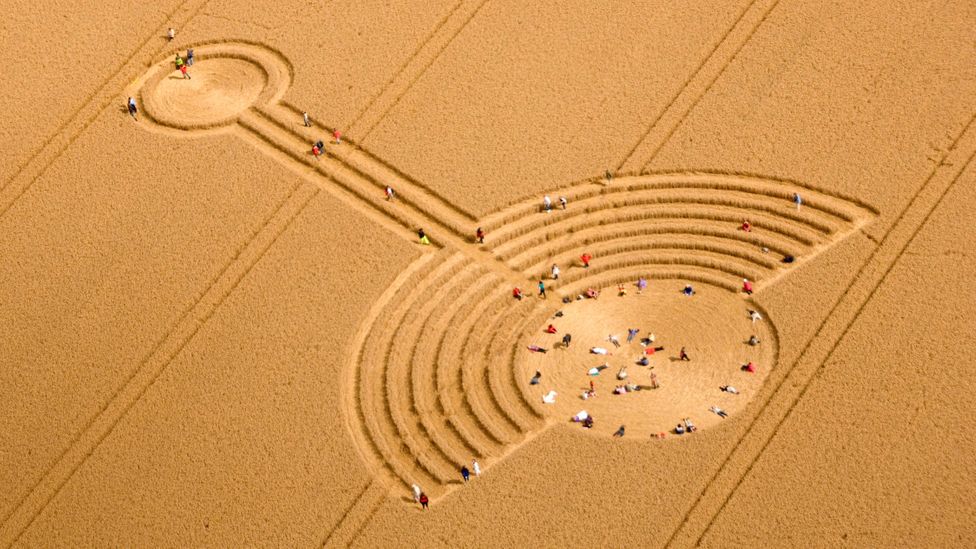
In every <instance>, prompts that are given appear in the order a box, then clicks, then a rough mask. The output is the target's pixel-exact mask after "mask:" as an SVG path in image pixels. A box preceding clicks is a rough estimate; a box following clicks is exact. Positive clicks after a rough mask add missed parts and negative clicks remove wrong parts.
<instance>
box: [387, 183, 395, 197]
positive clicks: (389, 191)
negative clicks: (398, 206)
mask: <svg viewBox="0 0 976 549" xmlns="http://www.w3.org/2000/svg"><path fill="white" fill-rule="evenodd" d="M394 198H396V193H395V192H393V187H391V186H389V185H387V186H386V199H387V200H393V199H394Z"/></svg>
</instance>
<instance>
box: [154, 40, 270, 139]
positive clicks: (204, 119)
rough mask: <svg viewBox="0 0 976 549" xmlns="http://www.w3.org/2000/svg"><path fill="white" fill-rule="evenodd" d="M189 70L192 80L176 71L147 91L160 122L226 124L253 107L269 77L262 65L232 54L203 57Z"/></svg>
mask: <svg viewBox="0 0 976 549" xmlns="http://www.w3.org/2000/svg"><path fill="white" fill-rule="evenodd" d="M188 72H189V75H190V79H184V78H183V76H182V75H181V74H180V72H179V71H176V70H174V71H172V72H170V73H169V74H166V75H165V76H163V77H162V79H160V80H159V82H158V83H157V84H156V85H155V86H154V87H152V88H150V89H147V90H146V91H145V96H144V103H145V105H146V108H147V110H148V111H149V114H150V115H151V116H152V117H153V118H155V119H156V120H157V121H159V122H160V123H162V124H165V125H168V126H173V127H177V128H205V127H210V126H216V125H221V124H224V123H226V122H228V121H230V120H232V119H234V118H235V117H237V116H238V115H239V114H240V113H241V112H243V111H245V110H247V109H248V108H250V107H251V105H253V104H254V102H255V101H256V100H257V99H258V96H259V95H260V94H261V92H262V90H264V87H265V85H266V84H267V80H268V79H267V75H266V74H265V72H264V70H263V69H262V68H261V67H260V66H258V65H256V64H254V63H252V62H250V61H247V60H244V59H237V58H229V57H228V58H224V57H217V58H207V59H202V60H200V61H198V62H197V63H195V64H194V65H193V66H192V67H190V68H189V71H188Z"/></svg>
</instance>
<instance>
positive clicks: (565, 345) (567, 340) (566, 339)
mask: <svg viewBox="0 0 976 549" xmlns="http://www.w3.org/2000/svg"><path fill="white" fill-rule="evenodd" d="M571 341H573V336H572V335H570V334H566V335H564V336H563V348H565V349H569V343H570V342H571Z"/></svg>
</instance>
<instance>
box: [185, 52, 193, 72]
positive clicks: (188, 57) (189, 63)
mask: <svg viewBox="0 0 976 549" xmlns="http://www.w3.org/2000/svg"><path fill="white" fill-rule="evenodd" d="M186 65H187V66H188V67H192V66H193V49H192V48H190V49H188V50H186Z"/></svg>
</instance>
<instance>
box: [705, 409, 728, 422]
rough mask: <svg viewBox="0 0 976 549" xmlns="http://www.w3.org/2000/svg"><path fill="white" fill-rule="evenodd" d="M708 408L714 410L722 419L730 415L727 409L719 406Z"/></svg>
mask: <svg viewBox="0 0 976 549" xmlns="http://www.w3.org/2000/svg"><path fill="white" fill-rule="evenodd" d="M708 410H709V411H711V412H714V413H715V414H716V415H717V416H718V417H720V418H722V419H725V418H727V417H729V414H727V413H726V412H725V410H723V409H721V408H719V407H718V406H712V407H710V408H709V409H708Z"/></svg>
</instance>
